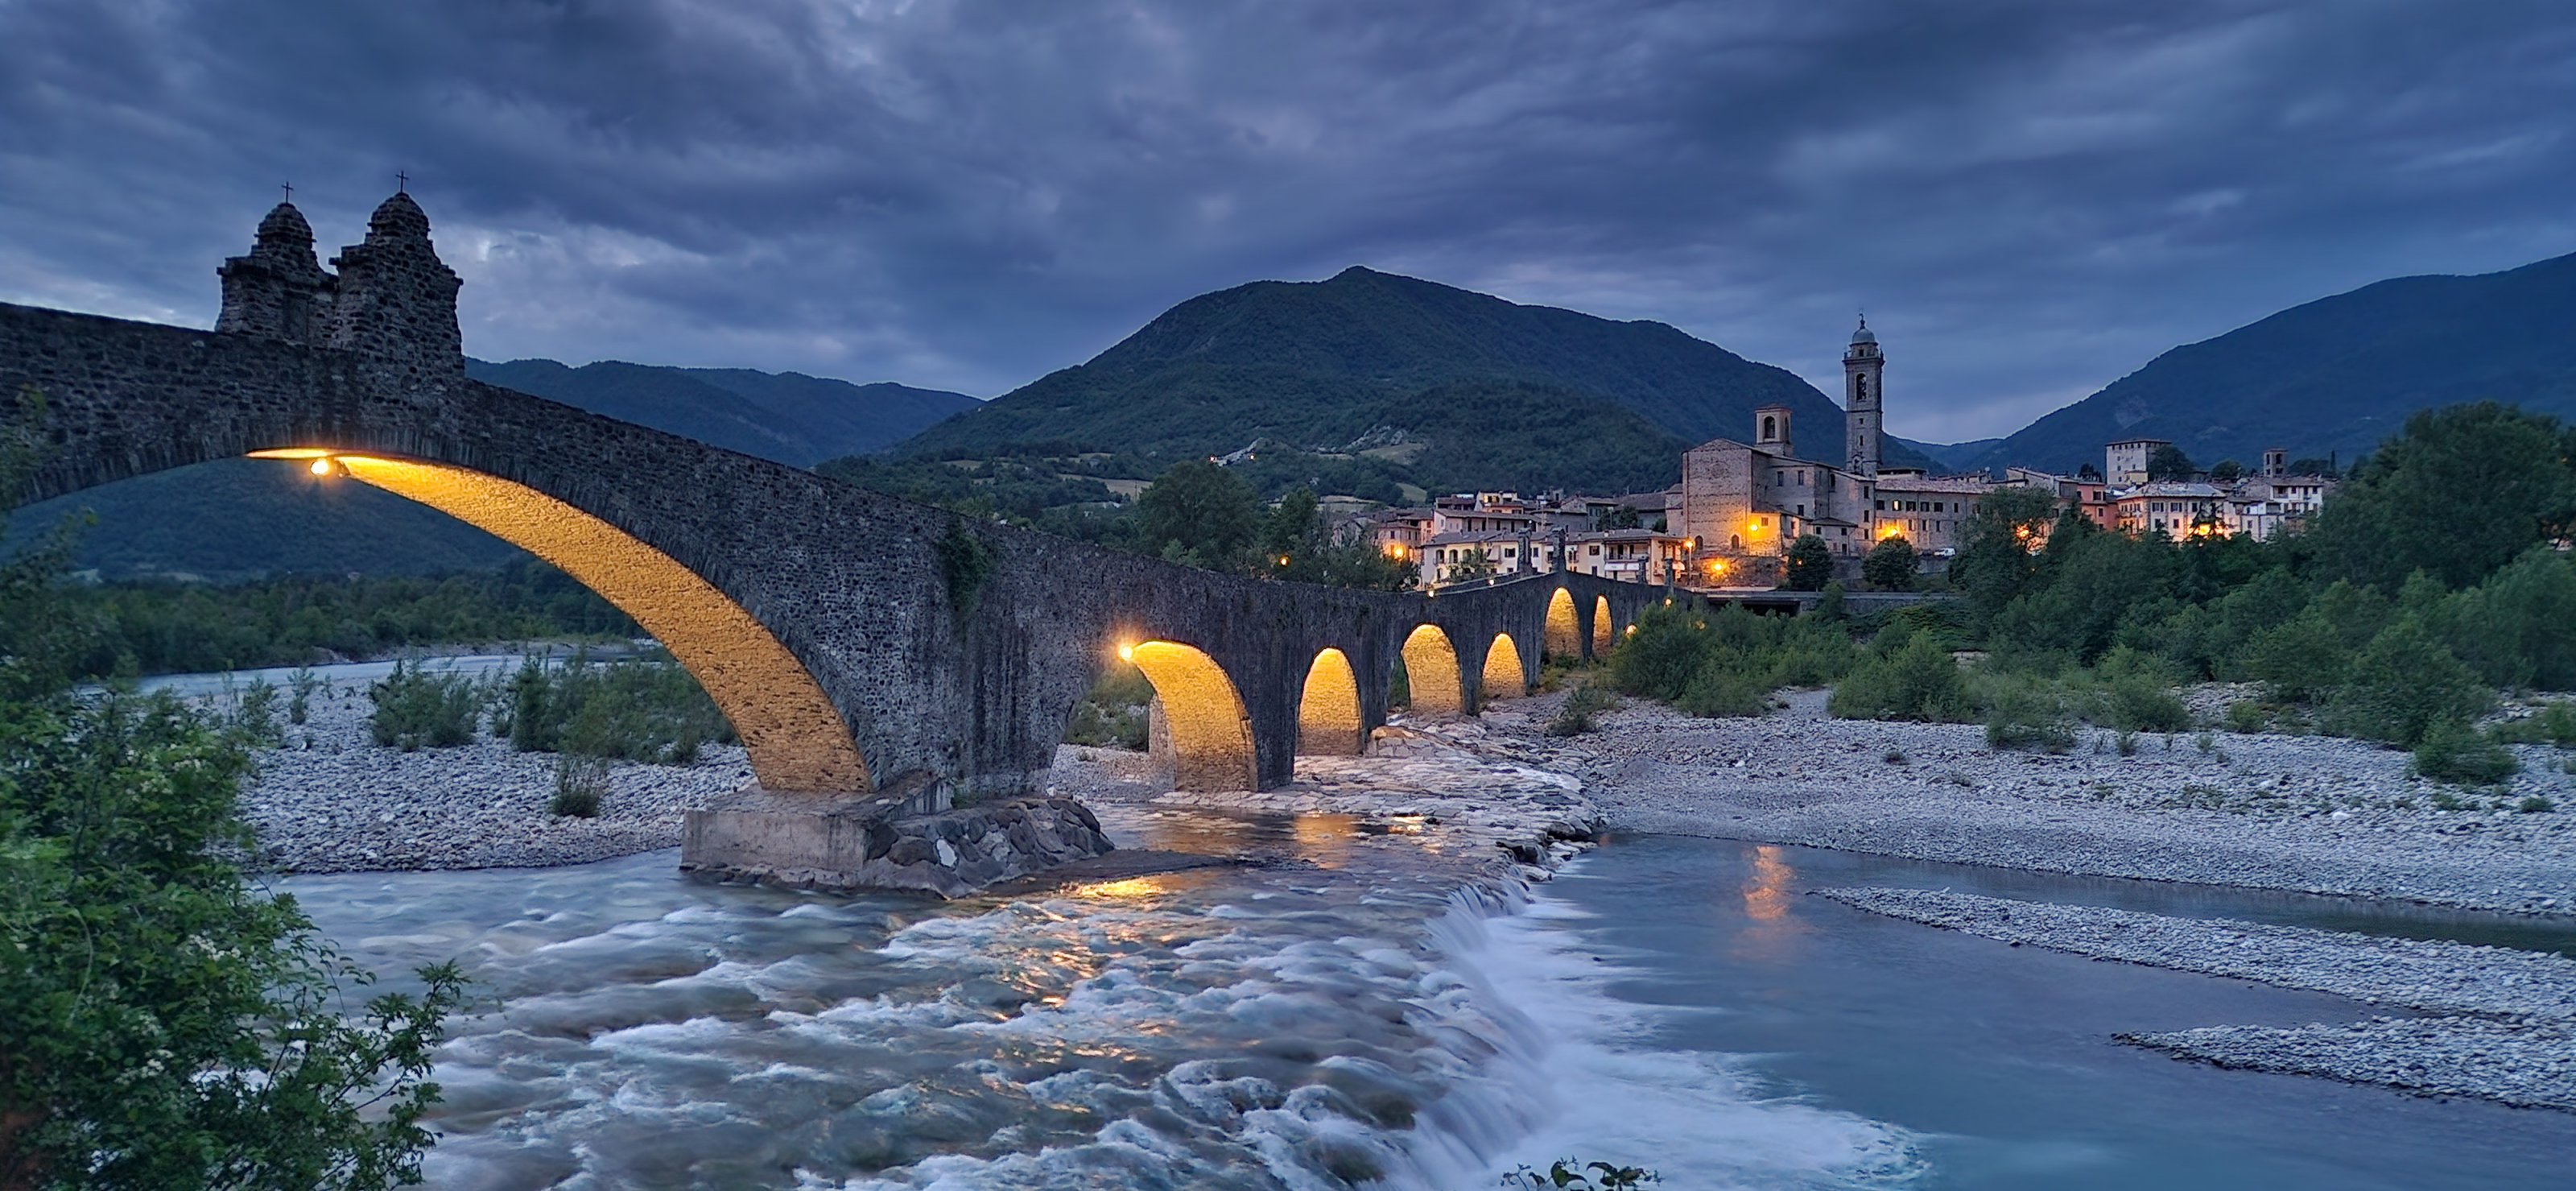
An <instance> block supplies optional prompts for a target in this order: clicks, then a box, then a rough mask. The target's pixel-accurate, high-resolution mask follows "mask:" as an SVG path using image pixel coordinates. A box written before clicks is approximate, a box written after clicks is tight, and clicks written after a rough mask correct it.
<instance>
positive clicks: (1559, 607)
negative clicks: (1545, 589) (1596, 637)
mask: <svg viewBox="0 0 2576 1191" xmlns="http://www.w3.org/2000/svg"><path fill="white" fill-rule="evenodd" d="M1540 645H1541V648H1542V649H1543V650H1544V651H1545V656H1547V657H1550V658H1554V659H1556V660H1559V661H1572V660H1574V659H1577V658H1580V657H1582V656H1583V626H1582V625H1580V624H1578V623H1576V622H1575V616H1574V593H1573V592H1571V591H1568V590H1566V589H1565V588H1562V587H1560V588H1557V589H1556V590H1555V591H1554V592H1551V593H1549V595H1548V597H1547V636H1546V638H1545V639H1544V640H1543V641H1542V642H1541V643H1540Z"/></svg>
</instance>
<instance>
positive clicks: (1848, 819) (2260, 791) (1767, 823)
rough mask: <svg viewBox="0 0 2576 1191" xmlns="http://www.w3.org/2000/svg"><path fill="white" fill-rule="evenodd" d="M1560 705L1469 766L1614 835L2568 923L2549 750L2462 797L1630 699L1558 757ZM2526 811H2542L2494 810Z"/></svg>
mask: <svg viewBox="0 0 2576 1191" xmlns="http://www.w3.org/2000/svg"><path fill="white" fill-rule="evenodd" d="M1561 698H1562V696H1561V695H1549V696H1540V697H1536V698H1532V699H1528V700H1521V701H1516V702H1512V703H1506V704H1503V705H1502V707H1501V709H1500V710H1496V711H1492V712H1489V713H1487V715H1486V716H1485V717H1484V719H1483V722H1482V725H1481V727H1482V728H1483V729H1484V731H1485V732H1486V733H1487V734H1488V736H1489V737H1490V738H1491V741H1490V743H1489V744H1486V745H1485V746H1484V747H1486V748H1488V749H1490V750H1491V751H1494V752H1496V753H1498V754H1500V755H1505V756H1508V757H1510V758H1512V759H1514V760H1517V761H1519V762H1521V763H1523V764H1528V765H1531V766H1534V767H1538V768H1542V769H1548V770H1552V771H1556V772H1562V773H1567V774H1571V775H1574V776H1576V777H1579V778H1581V779H1582V780H1583V782H1584V787H1585V790H1586V791H1587V793H1589V794H1590V796H1591V797H1592V798H1593V799H1594V800H1595V801H1597V802H1598V803H1599V804H1600V806H1601V808H1602V811H1603V813H1604V814H1605V815H1606V816H1607V819H1608V822H1609V824H1610V826H1611V827H1612V828H1613V829H1617V830H1628V831H1642V832H1670V833H1675V834H1682V835H1701V836H1712V837H1719V838H1727V839H1746V840H1757V841H1761V842H1765V843H1786V844H1804V845H1809V846H1814V847H1826V848H1839V849H1844V850H1849V851H1861V852H1875V853H1880V854H1884V855H1892V856H1906V857H1913V858H1918V859H1924V860H1939V861H1947V862H1953V863H1965V864H1989V865H2000V866H2004V867H2010V868H2021V869H2032V870H2038V871H2045V872H2062V873H2074V874H2082V875H2090V876H2112V877H2139V878H2146V879H2151V880H2163V881H2187V882H2195V883H2202V884H2218V885H2241V886H2250V887H2255V888H2268V889H2287V890H2298V891H2303V892H2311V893H2331V894H2344V895H2351V896H2357V897H2372V898H2395V899H2403V900H2412V901H2421V902H2427V903H2434V904H2440V905H2451V906H2461V907H2469V908H2475V909H2489V910H2506V911H2514V912H2521V913H2537V914H2565V913H2570V912H2576V777H2571V776H2570V775H2568V774H2566V773H2565V772H2563V771H2562V769H2561V767H2560V763H2559V762H2560V758H2559V757H2558V756H2557V755H2556V754H2555V750H2551V749H2548V748H2543V747H2533V746H2524V747H2523V748H2522V750H2521V751H2522V752H2523V753H2524V773H2523V774H2522V775H2521V776H2520V777H2518V778H2517V779H2515V782H2516V784H2515V785H2513V786H2512V787H2510V788H2509V789H2507V790H2504V791H2501V792H2480V791H2470V790H2463V789H2459V788H2456V787H2450V786H2445V785H2442V784H2440V783H2435V782H2427V781H2423V780H2420V779H2417V778H2415V777H2413V776H2411V775H2410V774H2409V773H2408V771H2407V762H2408V758H2407V755H2406V754H2405V753H2403V752H2398V751H2395V750H2391V749H2384V748H2379V747H2377V746H2374V745H2370V744H2366V743H2363V742H2359V741H2351V740H2340V739H2334V738H2329V737H2316V736H2283V735H2273V734H2240V733H2230V732H2191V733H2176V734H2173V735H2146V736H2141V737H2137V738H2134V739H2133V740H2132V741H2131V743H2132V746H2133V749H2134V751H2133V752H2130V753H2126V754H2124V753H2122V752H2120V751H2119V746H2118V740H2117V738H2116V737H2115V736H2113V735H2111V734H2109V733H2088V734H2087V736H2086V738H2085V739H2084V740H2083V741H2082V742H2081V743H2080V744H2079V745H2078V747H2077V748H2076V749H2075V750H2073V751H2071V752H2068V753H2065V754H2058V755H2050V754H2042V753H2024V752H2010V751H2003V752H1999V751H1996V750H1994V749H1990V748H1988V747H1987V746H1986V742H1985V734H1984V731H1983V729H1982V728H1980V727H1978V726H1976V725H1967V724H1915V723H1890V722H1880V721H1863V720H1836V719H1832V718H1829V717H1828V716H1826V714H1825V711H1824V692H1821V691H1805V692H1791V693H1788V694H1786V695H1785V696H1784V701H1785V702H1786V703H1787V704H1788V706H1786V707H1785V708H1782V709H1780V710H1778V711H1775V712H1773V713H1772V714H1771V715H1768V716H1765V717H1761V718H1758V719H1757V718H1726V719H1701V718H1698V717H1694V716H1687V715H1683V714H1681V713H1679V712H1676V711H1673V710H1671V709H1669V708H1665V707H1661V706H1657V705H1653V704H1647V703H1643V702H1638V701H1631V702H1630V703H1628V704H1627V705H1626V706H1623V707H1621V708H1620V709H1618V710H1615V711H1611V712H1608V713H1606V714H1604V715H1602V716H1599V717H1597V719H1598V722H1599V724H1600V731H1598V732H1596V733H1593V734H1591V735H1586V736H1581V737H1575V738H1570V739H1560V738H1555V737H1550V736H1547V735H1545V734H1544V733H1543V731H1542V729H1543V727H1544V725H1545V723H1546V721H1547V718H1548V717H1549V716H1550V715H1552V714H1553V712H1554V710H1555V706H1556V702H1557V701H1558V700H1559V699H1561ZM2531 797H2539V798H2545V799H2548V800H2549V801H2550V802H2551V803H2552V805H2553V806H2554V807H2555V808H2556V809H2553V810H2551V811H2547V812H2540V813H2525V812H2522V811H2519V810H2517V809H2515V808H2516V807H2518V806H2520V805H2521V803H2522V800H2524V799H2526V798H2531Z"/></svg>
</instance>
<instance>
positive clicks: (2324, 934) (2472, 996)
mask: <svg viewBox="0 0 2576 1191" xmlns="http://www.w3.org/2000/svg"><path fill="white" fill-rule="evenodd" d="M1815 893H1816V894H1817V895H1819V896H1822V897H1828V898H1832V899H1833V900H1835V901H1838V902H1842V903H1844V904H1846V905H1851V906H1857V907H1859V908H1861V909H1864V910H1869V911H1872V912H1874V913H1879V914H1886V915H1889V916H1891V917H1895V918H1903V919H1906V920H1908V921H1913V922H1920V923H1923V924H1925V925H1927V926H1937V927H1942V928H1945V929H1949V930H1956V931H1963V932H1965V933H1968V934H1972V935H1977V936H1980V937H1983V938H1988V939H1995V940H1998V941H2000V942H2005V943H2010V944H2012V945H2014V946H2021V945H2023V944H2030V945H2033V946H2039V947H2047V948H2050V949H2052V950H2056V951H2066V952H2072V953H2074V954H2077V955H2087V956H2093V957H2095V958H2099V959H2112V960H2120V961H2124V962H2127V963H2135V964H2146V965H2149V966H2152V967H2159V968H2173V969H2176V970H2180V971H2186V972H2201V973H2205V974H2208V975H2212V976H2226V977H2232V978H2235V979H2240V980H2252V981H2257V982H2260V983H2263V984H2270V985H2275V986H2277V987H2281V988H2296V989H2309V990H2313V991H2317V992H2328V993H2334V994H2336V995H2339V996H2344V997H2349V998H2351V999H2352V1000H2355V1001H2359V1002H2362V1003H2364V1004H2370V1005H2382V1006H2388V1007H2391V1008H2398V1009H2412V1010H2419V1011H2422V1012H2424V1013H2426V1014H2429V1015H2431V1016H2426V1017H2410V1018H2391V1017H2375V1018H2372V1019H2370V1020H2368V1021H2364V1022H2355V1023H2339V1022H2338V1023H2316V1024H2310V1025H2305V1026H2298V1027H2293V1028H2287V1029H2284V1028H2277V1027H2265V1026H2226V1025H2220V1026H2208V1027H2203V1028H2199V1029H2191V1030H2177V1031H2168V1032H2162V1033H2143V1034H2121V1035H2118V1036H2117V1037H2119V1039H2120V1040H2121V1041H2124V1042H2130V1043H2133V1044H2135V1045H2140V1046H2147V1047H2152V1048H2154V1049H2158V1050H2163V1051H2167V1052H2170V1053H2172V1054H2174V1055H2176V1056H2178V1057H2183V1058H2190V1059H2197V1060H2200V1061H2203V1062H2209V1063H2215V1064H2218V1065H2221V1066H2227V1067H2242V1068H2250V1069H2255V1070H2263V1071H2282V1072H2293V1073H2298V1074H2306V1075H2323V1076H2329V1077H2332V1078H2337V1079H2344V1080H2349V1081H2352V1082H2356V1083H2378V1084H2386V1085H2389V1086H2392V1087H2398V1088H2403V1089H2406V1090H2408V1091H2413V1092H2419V1093H2423V1094H2428V1095H2467V1096H2478V1097H2482V1098H2485V1099H2489V1100H2497V1101H2501V1102H2503V1103H2507V1104H2517V1105H2523V1106H2526V1107H2535V1108H2558V1109H2565V1110H2569V1111H2576V960H2572V959H2569V958H2567V957H2565V956H2562V955H2556V954H2550V953H2545V952H2532V951H2516V950H2511V949H2507V948H2500V947H2477V946H2470V945H2468V944H2463V943H2450V942H2443V941H2439V940H2424V939H2391V938H2379V937H2373V936H2368V935H2356V934H2347V933H2343V932H2338V931H2322V930H2311V929H2308V928H2305V927H2294V926H2273V925H2265V924H2260V923H2249V922H2234V921H2228V920H2224V919H2202V918H2177V917H2171V916H2167V915H2162V914H2141V913H2136V912H2133V911H2128V910H2116V909H2107V908H2104V907H2099V906H2067V905H2052V904H2046V903H2039V902H2026V901H2012V900H2007V899H2003V898H1994V897H1981V896H1977V895H1973V894H1964V893H1952V892H1948V891H1946V890H1940V891H1936V890H1922V889H1819V890H1816V891H1815Z"/></svg>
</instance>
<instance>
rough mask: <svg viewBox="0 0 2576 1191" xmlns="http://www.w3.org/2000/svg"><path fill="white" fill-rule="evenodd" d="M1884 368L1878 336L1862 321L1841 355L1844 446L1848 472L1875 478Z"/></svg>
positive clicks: (1884, 362)
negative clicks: (1881, 378) (1848, 346)
mask: <svg viewBox="0 0 2576 1191" xmlns="http://www.w3.org/2000/svg"><path fill="white" fill-rule="evenodd" d="M1886 367H1887V360H1886V358H1885V357H1883V356H1881V355H1879V354H1878V335H1877V334H1876V333H1875V332H1873V331H1871V330H1870V329H1869V320H1868V319H1866V318H1864V319H1862V320H1860V329H1859V330H1857V331H1854V332H1852V337H1851V347H1850V348H1848V349H1846V350H1845V351H1844V352H1843V423H1844V430H1843V446H1844V449H1845V452H1846V453H1847V454H1848V455H1849V456H1850V458H1849V460H1848V466H1849V469H1850V470H1851V471H1852V472H1853V473H1855V474H1858V475H1864V476H1874V475H1877V474H1878V451H1879V435H1880V433H1881V432H1882V430H1883V429H1884V427H1883V425H1882V423H1881V421H1880V417H1879V401H1880V398H1881V397H1882V396H1883V394H1882V393H1881V392H1880V390H1879V380H1880V373H1881V371H1882V370H1883V369H1885V368H1886Z"/></svg>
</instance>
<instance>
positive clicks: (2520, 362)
mask: <svg viewBox="0 0 2576 1191" xmlns="http://www.w3.org/2000/svg"><path fill="white" fill-rule="evenodd" d="M2571 343H2576V254H2570V255H2567V256H2560V257H2554V258H2551V259H2549V260H2543V261H2537V262H2534V263H2532V264H2528V265H2524V266H2522V267H2520V268H2516V269H2508V270H2505V271H2502V272H2497V273H2484V274H2478V275H2474V276H2459V275H2430V276H2420V277H2399V278H2395V279H2392V280H2388V281H2381V282H2375V283H2373V284H2370V285H2365V286H2363V287H2361V288H2359V289H2356V290H2351V291H2349V292H2346V293H2341V294H2336V295H2334V296H2332V297H2326V298H2319V299H2317V300H2316V301H2313V302H2308V303H2304V304H2301V305H2298V306H2293V307H2291V308H2290V309H2288V310H2284V311H2281V312H2280V313H2278V314H2274V315H2271V316H2269V317H2266V318H2263V319H2259V320H2257V321H2255V322H2252V323H2248V324H2246V325H2245V326H2242V327H2238V328H2237V329H2235V330H2233V331H2229V332H2227V333H2226V334H2224V335H2220V336H2217V337H2215V338H2211V339H2205V340H2202V341H2201V342H2198V343H2192V344H2186V345H2184V346H2181V347H2177V348H2174V349H2173V350H2171V351H2168V352H2165V353H2164V354H2162V355H2159V356H2157V357H2156V358H2155V359H2153V360H2151V361H2148V363H2147V364H2146V366H2145V367H2142V368H2140V369H2138V370H2137V371H2136V372H2133V373H2130V374H2129V375H2127V376H2124V377H2121V378H2120V379H2119V380H2116V381H2113V382H2112V383H2111V384H2110V385H2108V386H2106V387H2105V388H2103V389H2102V391H2100V392H2098V393H2095V394H2093V395H2092V396H2090V397H2087V398H2085V399H2084V400H2082V401H2078V402H2076V403H2075V404H2073V405H2069V406H2067V407H2065V408H2063V409H2060V410H2058V411H2056V412H2054V413H2051V414H2049V415H2047V416H2046V417H2043V418H2041V419H2039V420H2038V421H2036V422H2033V423H2031V424H2030V425H2029V426H2026V427H2024V428H2022V429H2021V430H2019V431H2017V432H2015V433H2014V434H2012V435H2011V436H2010V437H2008V438H2005V439H2004V440H2003V441H2001V442H1999V443H1996V444H1994V445H1993V446H1991V447H1989V448H1987V449H1986V450H1984V451H1982V452H1980V453H1978V454H1977V455H1976V457H1975V458H1974V459H1973V460H1972V461H1971V462H1973V463H1974V464H1976V465H1977V466H1984V467H1992V466H2002V465H2006V464H2023V465H2028V466H2034V467H2045V468H2049V469H2052V470H2058V471H2072V470H2074V469H2075V468H2076V467H2077V466H2079V465H2081V464H2084V463H2091V464H2094V465H2095V466H2097V467H2098V466H2100V465H2101V462H2102V447H2103V444H2105V443H2108V442H2111V441H2114V440H2117V439H2122V438H2161V439H2166V440H2169V441H2171V442H2173V443H2174V444H2176V445H2178V446H2180V447H2181V448H2182V449H2183V451H2184V453H2186V454H2188V455H2190V456H2191V457H2192V459H2193V460H2194V461H2195V462H2197V463H2199V464H2201V465H2202V466H2204V467H2205V466H2208V465H2209V464H2212V463H2215V462H2218V461H2219V460H2221V459H2230V458H2232V459H2235V460H2238V461H2239V462H2243V463H2246V464H2255V463H2258V462H2259V461H2260V460H2261V458H2262V451H2263V450H2264V449H2265V448H2267V447H2276V446H2277V447H2281V448H2284V449H2286V450H2288V451H2289V452H2290V456H2291V458H2293V459H2298V458H2305V457H2314V458H2325V457H2327V456H2328V455H2329V454H2339V455H2340V456H2341V457H2342V458H2343V460H2344V461H2346V462H2350V461H2351V459H2352V458H2353V457H2354V456H2355V455H2358V454H2360V453H2362V452H2365V451H2368V450H2370V449H2371V448H2373V447H2374V446H2376V445H2377V444H2378V443H2379V441H2380V440H2381V439H2383V438H2386V437H2387V436H2388V435H2390V434H2392V433H2394V432H2395V431H2396V430H2397V429H2398V427H2400V426H2401V425H2403V424H2404V423H2405V421H2406V417H2407V415H2408V414H2411V413H2413V412H2415V411H2416V410H2419V409H2427V408H2431V407H2434V406H2441V405H2451V404H2455V403H2458V402H2463V401H2483V400H2496V401H2503V402H2507V403H2510V404H2513V405H2518V406H2521V407H2522V408H2524V409H2527V410H2532V411H2534V412H2538V413H2547V414H2555V415H2557V416H2559V417H2562V418H2576V358H2571V354H2570V352H2569V350H2568V348H2569V344H2571Z"/></svg>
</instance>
